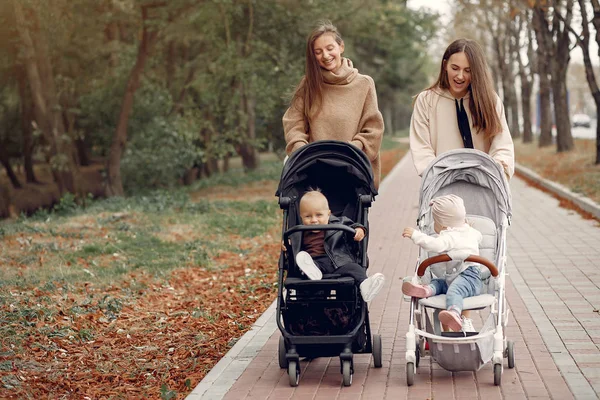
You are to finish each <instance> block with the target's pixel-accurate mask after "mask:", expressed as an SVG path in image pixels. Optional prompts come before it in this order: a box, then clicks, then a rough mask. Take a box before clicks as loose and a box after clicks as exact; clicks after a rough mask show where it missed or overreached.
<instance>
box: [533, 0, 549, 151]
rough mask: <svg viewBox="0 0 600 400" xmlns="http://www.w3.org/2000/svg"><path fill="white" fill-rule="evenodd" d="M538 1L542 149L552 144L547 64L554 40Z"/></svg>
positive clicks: (535, 23) (535, 15)
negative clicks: (549, 32)
mask: <svg viewBox="0 0 600 400" xmlns="http://www.w3.org/2000/svg"><path fill="white" fill-rule="evenodd" d="M539 2H540V1H539V0H537V2H536V5H535V6H534V7H533V29H534V31H535V37H536V42H537V48H536V59H537V63H536V73H537V74H538V77H539V86H540V88H539V96H540V101H539V118H540V139H539V142H538V145H539V146H540V147H546V146H550V145H551V144H552V109H551V105H550V91H551V87H550V68H549V65H548V63H547V62H546V61H547V60H548V59H550V57H551V47H552V45H551V41H552V38H551V37H550V35H549V34H548V21H547V19H546V8H545V7H542V5H541V4H539V5H538V3H539Z"/></svg>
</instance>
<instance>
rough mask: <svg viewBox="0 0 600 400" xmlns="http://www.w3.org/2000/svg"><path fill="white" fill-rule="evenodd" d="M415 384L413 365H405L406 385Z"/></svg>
mask: <svg viewBox="0 0 600 400" xmlns="http://www.w3.org/2000/svg"><path fill="white" fill-rule="evenodd" d="M414 383H415V364H413V363H411V362H409V363H406V384H407V385H408V386H412V385H413V384H414Z"/></svg>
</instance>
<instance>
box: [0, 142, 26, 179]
mask: <svg viewBox="0 0 600 400" xmlns="http://www.w3.org/2000/svg"><path fill="white" fill-rule="evenodd" d="M0 144H1V143H0ZM5 149H6V147H5V146H0V164H2V166H4V169H5V170H6V175H7V176H8V179H10V183H11V184H12V186H13V187H14V188H15V189H21V188H22V187H23V185H21V182H19V178H17V175H16V174H15V171H13V169H12V166H11V165H10V159H9V157H8V154H7V153H6V150H5Z"/></svg>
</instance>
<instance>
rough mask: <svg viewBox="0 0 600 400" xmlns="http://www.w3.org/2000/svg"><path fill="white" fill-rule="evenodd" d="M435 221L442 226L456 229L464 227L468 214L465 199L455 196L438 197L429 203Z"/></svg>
mask: <svg viewBox="0 0 600 400" xmlns="http://www.w3.org/2000/svg"><path fill="white" fill-rule="evenodd" d="M429 206H430V207H431V215H432V216H433V220H434V221H436V222H437V223H438V224H440V225H442V226H447V227H452V228H456V227H459V226H463V225H464V224H465V221H466V217H467V212H466V211H465V203H464V202H463V199H462V198H460V197H458V196H457V195H455V194H447V195H445V196H440V197H436V198H435V199H433V200H431V203H429Z"/></svg>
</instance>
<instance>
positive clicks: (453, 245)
mask: <svg viewBox="0 0 600 400" xmlns="http://www.w3.org/2000/svg"><path fill="white" fill-rule="evenodd" d="M429 205H430V207H431V214H432V216H433V222H434V224H433V229H434V231H435V233H437V234H438V236H429V235H426V234H424V233H422V232H421V231H419V230H418V229H413V228H410V227H409V228H405V229H404V232H403V233H402V236H404V237H407V238H409V239H412V241H413V242H414V243H415V244H417V245H419V246H420V247H421V248H422V249H424V250H425V251H428V252H435V253H449V254H450V258H452V259H453V260H460V259H466V258H467V257H468V256H469V255H479V244H480V243H481V241H482V239H483V236H482V235H481V232H479V231H478V230H477V229H474V228H473V227H472V226H471V225H469V224H468V221H467V212H466V210H465V204H464V202H463V199H462V198H460V197H458V196H456V195H454V194H447V195H445V196H440V197H436V198H435V199H433V200H432V201H431V203H429ZM481 288H482V280H481V277H480V270H479V266H478V264H476V263H472V262H460V261H459V262H458V263H448V264H447V265H446V274H445V277H443V278H436V279H432V280H431V282H429V284H427V285H420V284H415V283H412V282H409V281H407V282H404V283H403V285H402V292H403V293H404V294H405V295H407V296H411V297H416V298H425V297H431V296H435V295H438V294H445V295H446V310H444V311H442V312H440V314H439V319H440V322H441V323H442V325H444V327H448V328H450V329H452V330H453V331H455V332H458V331H461V330H463V320H464V319H465V317H461V312H462V310H463V299H464V298H465V297H471V296H478V295H479V294H480V293H481ZM465 325H471V324H465ZM470 330H472V325H471V326H470Z"/></svg>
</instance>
